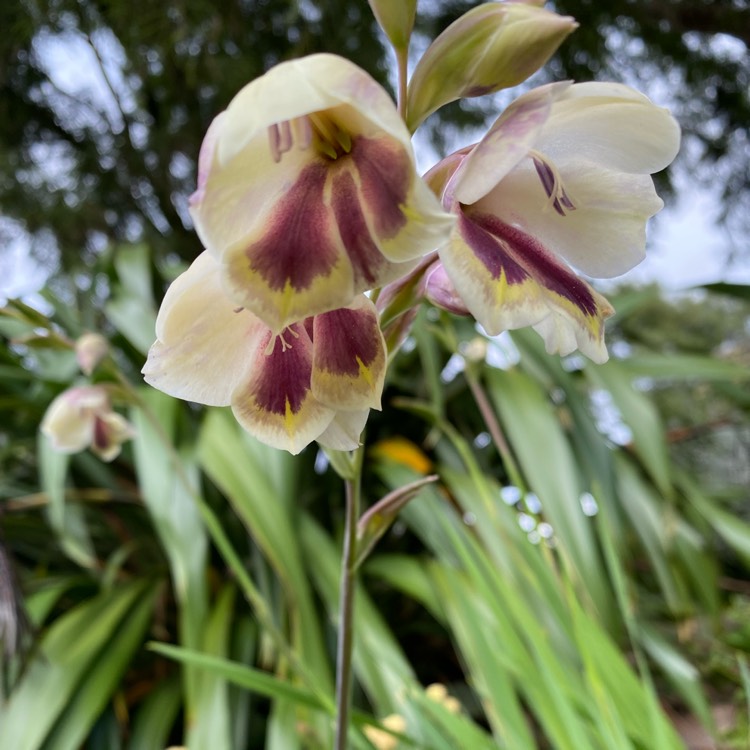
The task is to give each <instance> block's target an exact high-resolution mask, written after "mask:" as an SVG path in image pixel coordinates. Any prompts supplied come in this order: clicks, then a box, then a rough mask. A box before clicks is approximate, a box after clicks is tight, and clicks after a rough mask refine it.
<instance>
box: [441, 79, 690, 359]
mask: <svg viewBox="0 0 750 750" xmlns="http://www.w3.org/2000/svg"><path fill="white" fill-rule="evenodd" d="M679 141H680V131H679V126H678V125H677V123H676V122H675V120H674V119H673V118H672V116H671V115H670V114H669V112H667V110H665V109H662V108H660V107H657V106H656V105H654V104H653V103H652V102H651V101H650V100H649V99H647V98H646V97H645V96H643V95H642V94H639V93H638V92H636V91H634V90H633V89H631V88H629V87H628V86H624V85H621V84H614V83H583V84H573V85H571V84H570V83H557V84H550V85H547V86H542V87H539V88H537V89H534V90H532V91H530V92H528V93H527V94H525V95H523V96H521V97H520V98H519V99H517V100H516V101H515V102H514V103H513V104H511V105H510V107H508V109H507V110H506V111H505V112H504V113H503V114H502V115H501V116H500V117H499V118H498V120H497V121H496V122H495V123H494V125H493V126H492V127H491V128H490V130H489V131H488V133H487V134H486V135H485V136H484V138H482V140H481V141H480V142H479V143H477V144H476V145H474V146H472V147H469V148H465V149H462V150H461V151H458V152H456V153H454V154H452V155H451V156H449V157H446V159H444V160H443V161H442V162H441V163H439V164H438V165H436V167H434V168H433V169H432V170H431V171H430V173H429V174H428V175H427V177H426V179H427V181H428V183H429V184H430V185H431V186H432V187H433V189H434V190H435V191H436V192H438V193H440V194H441V195H442V199H443V205H444V206H446V208H447V207H450V208H451V210H453V211H454V212H455V213H456V214H457V215H458V222H457V224H456V227H455V229H454V231H453V233H452V235H451V239H450V241H449V242H448V243H446V244H445V245H444V246H443V247H442V248H441V249H440V253H439V254H440V258H441V261H442V263H443V265H444V266H445V270H446V272H447V274H448V276H449V277H450V280H451V281H452V282H453V284H454V285H455V287H456V290H457V291H458V293H459V294H460V295H461V297H462V298H463V300H464V302H465V303H466V306H467V307H468V308H469V310H470V312H471V313H472V314H473V315H474V317H475V318H476V319H477V320H478V321H479V322H480V323H481V324H482V325H483V326H484V328H485V329H486V331H487V332H488V333H489V334H490V335H495V334H497V333H500V332H501V331H503V330H506V329H514V328H520V327H523V326H533V327H534V329H535V330H536V331H537V332H538V333H540V334H541V336H542V337H543V338H544V340H545V344H546V348H547V351H548V352H550V353H559V354H569V353H570V352H572V351H574V350H575V349H580V350H581V351H582V352H583V353H584V354H586V355H587V356H588V357H590V358H591V359H592V360H594V361H595V362H603V361H605V360H606V359H607V350H606V347H605V345H604V339H603V335H604V319H605V318H606V317H607V316H608V315H610V314H611V312H612V308H611V306H610V305H609V303H608V302H607V300H606V299H604V297H602V296H601V295H600V294H598V293H597V292H596V291H594V290H593V289H592V288H591V287H590V286H589V284H587V283H586V282H585V281H583V280H582V279H581V278H579V276H578V275H577V274H576V273H575V272H574V271H573V270H572V269H571V267H570V266H571V265H572V266H574V267H575V268H577V269H579V270H580V271H581V272H583V273H585V274H587V275H589V276H592V277H599V278H611V277H614V276H618V275H620V274H622V273H624V272H625V271H627V270H629V269H631V268H632V267H633V266H635V265H636V264H637V263H639V262H640V261H641V260H642V259H643V257H644V252H645V242H646V233H645V228H646V221H647V220H648V218H649V217H651V216H653V214H655V213H656V212H657V211H659V209H660V208H661V207H662V205H663V203H662V201H661V199H660V198H659V197H658V196H657V194H656V191H655V189H654V184H653V181H652V179H651V177H650V175H651V174H652V173H654V172H657V171H659V170H661V169H663V168H664V167H666V166H667V165H668V164H669V163H670V162H671V161H672V159H673V158H674V157H675V155H676V153H677V150H678V148H679ZM568 264H570V265H568Z"/></svg>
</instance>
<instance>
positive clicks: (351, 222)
mask: <svg viewBox="0 0 750 750" xmlns="http://www.w3.org/2000/svg"><path fill="white" fill-rule="evenodd" d="M331 203H332V208H333V215H334V217H335V219H336V223H337V224H338V228H339V234H340V235H341V240H342V241H343V243H344V247H345V248H346V251H347V253H348V254H349V259H350V260H351V263H352V269H353V270H354V277H355V279H356V280H357V281H360V280H363V279H364V280H365V281H366V282H367V286H373V285H374V283H375V280H376V279H377V278H378V273H379V271H380V269H381V267H382V266H383V264H384V262H385V259H384V258H383V255H382V254H381V252H380V250H379V249H378V247H377V245H376V244H375V243H374V242H373V240H372V236H371V235H370V230H369V229H368V227H367V222H366V221H365V216H364V214H363V213H362V206H361V205H360V197H359V193H358V192H357V186H356V184H355V183H354V178H353V177H352V175H351V173H350V172H348V171H341V172H339V173H338V174H337V175H336V176H335V178H334V181H333V190H332V191H331Z"/></svg>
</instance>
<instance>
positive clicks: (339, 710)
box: [333, 448, 364, 750]
mask: <svg viewBox="0 0 750 750" xmlns="http://www.w3.org/2000/svg"><path fill="white" fill-rule="evenodd" d="M363 455H364V451H363V449H362V448H360V449H359V450H358V451H357V452H356V453H355V468H356V471H355V476H354V478H353V479H347V480H346V481H345V488H346V520H345V523H344V543H343V547H342V552H341V584H340V586H339V631H338V642H337V644H336V735H335V740H334V745H333V747H334V750H346V747H347V733H348V730H349V713H350V709H351V702H352V647H353V645H354V594H355V585H356V579H357V521H358V519H359V509H360V505H361V477H362V458H363Z"/></svg>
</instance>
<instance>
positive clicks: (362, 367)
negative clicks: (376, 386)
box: [356, 357, 373, 388]
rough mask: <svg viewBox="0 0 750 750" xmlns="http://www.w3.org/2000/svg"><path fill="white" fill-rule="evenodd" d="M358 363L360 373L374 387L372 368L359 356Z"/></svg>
mask: <svg viewBox="0 0 750 750" xmlns="http://www.w3.org/2000/svg"><path fill="white" fill-rule="evenodd" d="M356 359H357V364H358V365H359V374H360V376H361V377H363V378H364V379H365V380H366V381H367V385H369V386H370V387H371V388H372V384H373V378H372V370H371V369H370V368H369V367H368V366H367V365H366V364H365V363H364V362H363V361H362V360H361V359H360V358H359V357H357V358H356Z"/></svg>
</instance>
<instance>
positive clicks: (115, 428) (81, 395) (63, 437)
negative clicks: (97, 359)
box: [41, 385, 135, 461]
mask: <svg viewBox="0 0 750 750" xmlns="http://www.w3.org/2000/svg"><path fill="white" fill-rule="evenodd" d="M41 430H42V433H43V434H44V435H46V436H47V437H48V438H49V439H50V440H51V441H52V447H53V448H54V449H55V450H56V451H59V452H60V453H78V452H79V451H82V450H84V449H85V448H91V450H92V451H93V452H94V453H95V454H96V455H97V456H99V458H101V459H102V461H112V460H114V459H115V458H117V456H118V455H119V454H120V450H121V446H122V444H123V443H124V442H125V441H126V440H129V439H130V438H132V437H133V435H134V434H135V433H134V431H133V427H132V425H131V424H130V423H129V422H128V421H127V420H126V419H125V417H123V416H122V415H120V414H118V413H117V412H115V411H112V405H111V403H110V399H109V395H108V393H107V391H106V389H105V388H103V387H102V386H98V385H88V386H80V387H78V388H69V389H68V390H67V391H63V392H62V393H61V394H60V395H59V396H58V397H57V398H56V399H55V400H54V401H53V402H52V403H51V404H50V405H49V408H48V409H47V412H46V414H45V415H44V419H43V420H42V424H41Z"/></svg>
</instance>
